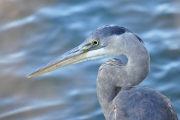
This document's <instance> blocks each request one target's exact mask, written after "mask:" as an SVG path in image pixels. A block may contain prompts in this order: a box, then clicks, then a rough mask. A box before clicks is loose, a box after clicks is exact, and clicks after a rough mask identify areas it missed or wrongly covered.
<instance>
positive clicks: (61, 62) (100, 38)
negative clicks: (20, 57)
mask: <svg viewBox="0 0 180 120" xmlns="http://www.w3.org/2000/svg"><path fill="white" fill-rule="evenodd" d="M127 33H131V34H132V32H131V31H129V30H128V29H126V28H123V27H119V26H115V25H105V26H103V27H100V28H98V29H96V30H95V31H93V32H92V33H91V34H90V35H89V37H87V38H86V40H85V41H84V42H83V43H82V44H81V45H79V46H78V47H76V48H74V49H72V50H70V51H68V52H66V53H65V54H63V55H61V56H59V57H58V58H56V59H54V60H52V61H50V62H49V63H47V64H46V65H43V66H41V67H40V68H38V69H37V70H35V71H34V72H32V73H31V74H29V75H28V76H27V77H28V78H30V77H34V76H38V75H41V74H44V73H47V72H50V71H52V70H55V69H57V68H60V67H63V66H67V65H70V64H74V63H78V62H82V61H86V60H92V59H97V58H102V57H105V56H110V55H119V54H121V51H122V50H123V49H124V48H123V46H124V45H123V44H125V42H124V39H126V38H127ZM133 35H135V34H133ZM135 36H136V35H135ZM137 38H138V39H139V41H141V39H140V38H139V37H137Z"/></svg>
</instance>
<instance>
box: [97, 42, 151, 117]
mask: <svg viewBox="0 0 180 120" xmlns="http://www.w3.org/2000/svg"><path fill="white" fill-rule="evenodd" d="M138 42H139V41H138ZM126 45H128V46H131V48H128V47H127V46H124V48H123V49H124V50H123V51H121V53H122V54H124V55H125V56H126V57H127V58H128V63H127V65H124V64H123V63H122V62H121V60H118V61H117V60H109V61H107V62H105V63H104V64H103V65H101V67H100V69H99V72H98V79H97V95H98V99H99V102H100V105H101V107H102V110H103V113H104V115H105V117H106V119H108V116H109V109H108V108H109V105H110V103H111V102H112V101H113V99H115V97H116V88H117V87H131V86H134V85H138V84H139V83H140V82H141V81H143V80H144V79H145V77H146V76H147V75H148V73H149V61H150V59H149V55H148V52H147V50H146V48H145V46H144V45H143V44H142V43H140V42H139V43H137V44H134V43H130V42H128V44H127V43H126ZM126 48H128V49H126ZM121 49H122V48H121Z"/></svg>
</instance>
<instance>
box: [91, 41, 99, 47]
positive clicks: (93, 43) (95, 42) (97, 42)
mask: <svg viewBox="0 0 180 120" xmlns="http://www.w3.org/2000/svg"><path fill="white" fill-rule="evenodd" d="M91 43H92V45H94V46H97V45H99V41H98V40H92V41H91Z"/></svg>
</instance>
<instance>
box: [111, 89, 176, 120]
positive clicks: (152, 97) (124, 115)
mask: <svg viewBox="0 0 180 120" xmlns="http://www.w3.org/2000/svg"><path fill="white" fill-rule="evenodd" d="M109 113H110V114H109V117H110V120H113V118H115V117H116V119H117V118H119V119H120V118H121V119H123V120H126V119H128V120H131V119H133V120H178V118H177V115H176V113H175V112H174V109H173V107H172V105H171V103H170V100H169V99H168V98H167V97H165V96H164V95H162V94H161V93H160V92H158V91H156V90H154V89H152V88H141V87H139V88H136V87H134V88H131V89H129V90H121V91H120V92H119V94H118V95H117V96H116V97H115V99H114V100H113V101H112V103H111V104H110V106H109Z"/></svg>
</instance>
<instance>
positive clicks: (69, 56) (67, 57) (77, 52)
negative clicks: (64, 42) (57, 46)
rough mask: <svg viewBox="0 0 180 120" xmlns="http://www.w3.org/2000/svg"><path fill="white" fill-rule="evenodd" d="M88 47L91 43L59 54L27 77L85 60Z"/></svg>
mask: <svg viewBox="0 0 180 120" xmlns="http://www.w3.org/2000/svg"><path fill="white" fill-rule="evenodd" d="M90 47H91V45H80V46H78V47H76V48H74V49H72V50H70V51H68V52H66V53H65V54H63V55H61V56H59V57H58V58H56V59H54V60H52V61H50V62H49V63H48V64H46V65H44V66H42V67H40V68H38V69H37V70H35V71H34V72H32V73H31V74H29V75H28V76H27V78H31V77H34V76H38V75H41V74H44V73H47V72H50V71H52V70H55V69H57V68H60V67H63V66H67V65H70V64H74V63H78V62H82V61H85V60H86V54H87V53H88V50H89V48H90Z"/></svg>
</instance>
